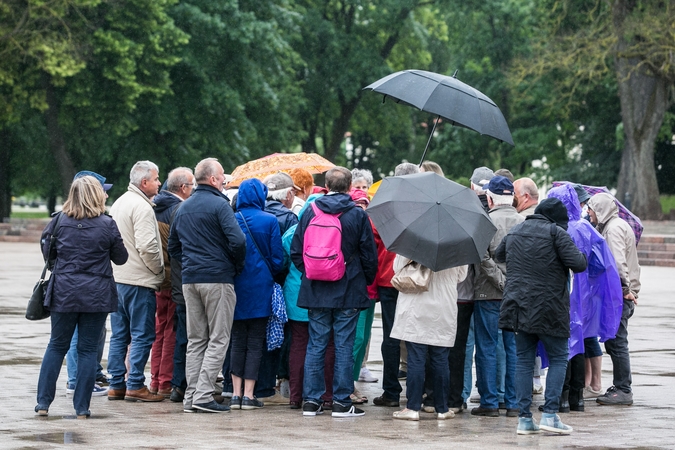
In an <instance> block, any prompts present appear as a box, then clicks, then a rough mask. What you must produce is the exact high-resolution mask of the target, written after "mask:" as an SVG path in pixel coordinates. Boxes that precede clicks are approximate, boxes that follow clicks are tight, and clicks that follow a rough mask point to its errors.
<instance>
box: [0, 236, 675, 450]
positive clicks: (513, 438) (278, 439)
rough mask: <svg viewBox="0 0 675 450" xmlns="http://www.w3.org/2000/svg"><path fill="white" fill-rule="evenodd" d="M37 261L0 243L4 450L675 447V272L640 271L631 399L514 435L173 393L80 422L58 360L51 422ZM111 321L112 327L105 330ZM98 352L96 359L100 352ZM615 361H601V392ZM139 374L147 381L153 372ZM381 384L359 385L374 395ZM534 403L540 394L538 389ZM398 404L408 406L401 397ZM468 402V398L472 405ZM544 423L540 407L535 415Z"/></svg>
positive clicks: (381, 411)
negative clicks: (178, 399) (42, 402)
mask: <svg viewBox="0 0 675 450" xmlns="http://www.w3.org/2000/svg"><path fill="white" fill-rule="evenodd" d="M42 266H43V262H42V258H41V256H40V253H39V251H38V244H34V243H29V244H26V243H6V242H0V379H1V380H2V387H3V390H2V393H1V394H0V449H19V448H21V449H23V448H26V449H28V448H41V449H42V448H62V447H66V446H68V447H79V448H87V449H103V448H105V449H117V448H139V449H179V448H191V449H202V448H203V449H210V448H213V449H223V448H338V449H339V448H361V449H364V450H365V449H368V450H371V449H380V448H454V449H463V448H481V449H493V448H509V447H527V448H612V449H614V448H640V449H646V448H675V425H674V424H675V268H666V267H643V268H642V292H641V295H640V299H639V302H640V304H639V306H638V307H637V309H636V312H635V315H634V316H633V318H632V319H631V320H630V322H629V328H628V329H629V341H630V350H631V358H632V368H633V390H634V399H635V404H634V405H633V406H631V407H607V406H599V405H597V404H596V403H595V402H594V401H589V402H587V403H586V405H587V406H586V412H584V413H576V412H573V413H570V414H564V415H562V418H563V421H564V422H565V423H567V424H569V425H571V426H572V427H574V433H573V434H572V435H570V436H554V435H549V434H540V435H533V436H517V435H516V432H515V430H516V423H517V419H516V418H507V417H505V416H504V415H503V414H502V416H501V417H499V418H487V417H481V418H478V417H472V416H471V415H470V414H469V413H468V412H466V413H463V414H459V415H458V416H457V417H456V418H455V419H453V420H448V421H437V420H436V419H435V415H433V414H425V413H421V420H420V421H419V422H404V421H394V420H393V419H392V418H391V414H392V412H393V411H395V410H396V409H395V408H382V407H376V406H372V404H371V403H368V404H366V405H365V407H364V408H363V409H365V411H366V415H365V417H361V418H350V419H333V418H332V417H330V415H329V414H325V415H323V416H317V417H302V414H301V412H300V411H297V410H290V409H289V408H288V407H284V406H274V407H265V408H263V409H261V410H257V411H233V412H230V413H225V414H206V413H204V414H185V413H183V410H182V405H181V404H177V403H171V402H169V401H168V400H167V401H164V402H161V403H154V404H143V403H130V402H125V401H115V402H111V401H108V400H107V398H106V397H95V398H93V399H92V404H91V412H92V417H91V419H89V420H75V417H74V410H73V406H72V400H71V398H70V397H66V391H65V366H64V368H63V370H62V372H61V378H60V379H59V382H58V389H57V396H56V399H55V401H54V403H53V404H52V405H51V407H50V410H49V417H48V418H38V417H36V415H35V413H34V412H33V408H34V406H35V403H36V401H35V393H36V383H37V378H38V373H39V370H40V362H41V359H42V356H43V354H44V351H45V348H46V346H47V343H48V340H49V327H50V323H49V320H45V321H41V322H29V321H27V320H26V319H25V318H24V312H25V306H26V303H27V301H28V298H29V297H30V292H31V290H32V287H33V284H34V283H35V281H36V279H37V278H38V276H39V274H40V271H41V269H42ZM109 326H110V325H109V324H108V327H109ZM381 339H382V327H381V322H380V320H379V314H378V315H377V316H376V319H375V323H374V325H373V340H372V343H371V346H370V356H369V363H368V367H369V368H370V369H371V371H372V372H373V373H374V374H375V376H378V377H379V376H381V370H382V359H381V355H380V342H381ZM107 352H108V351H107V347H106V351H105V353H104V362H103V366H104V368H105V366H106V363H105V358H106V357H107ZM611 369H612V365H611V361H610V359H609V357H608V356H606V355H605V357H604V361H603V387H605V388H606V387H608V386H610V385H611V380H612V373H611ZM146 375H147V376H148V377H149V374H148V371H147V370H146ZM380 386H381V385H380V383H357V388H358V389H359V390H360V391H361V392H362V393H363V394H365V395H366V396H368V398H369V399H370V401H371V402H372V399H373V398H374V397H375V396H377V395H380V393H381V388H380ZM535 402H536V403H537V404H539V403H542V402H543V396H541V395H538V396H535ZM402 406H403V404H402ZM470 407H471V405H470ZM535 418H537V419H538V418H539V413H538V412H537V413H535Z"/></svg>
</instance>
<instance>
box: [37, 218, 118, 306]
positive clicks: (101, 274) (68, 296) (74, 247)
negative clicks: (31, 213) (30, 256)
mask: <svg viewBox="0 0 675 450" xmlns="http://www.w3.org/2000/svg"><path fill="white" fill-rule="evenodd" d="M59 216H63V217H62V219H61V223H60V224H59V229H58V230H57V232H56V236H57V239H56V263H55V264H54V270H53V271H52V275H51V276H52V281H51V282H50V283H49V288H48V289H47V295H46V298H45V305H46V306H48V307H49V309H50V310H51V311H54V312H61V313H65V312H85V313H98V312H115V311H117V288H116V287H115V279H114V278H113V272H112V266H111V265H110V261H112V262H114V263H115V264H117V265H122V264H124V263H126V262H127V258H129V254H128V253H127V249H126V248H125V247H124V242H123V241H122V236H121V235H120V232H119V230H118V229H117V224H116V223H115V221H114V220H113V219H112V217H110V216H107V215H105V214H101V215H100V216H98V217H94V218H92V219H82V220H76V219H74V218H72V217H68V216H66V215H65V214H63V213H62V214H59V215H57V216H55V218H54V219H53V220H52V221H51V222H50V223H49V224H48V225H47V227H46V228H45V230H44V231H43V232H42V239H41V246H42V254H43V256H44V257H45V258H47V256H48V253H49V238H50V236H51V235H52V230H53V229H54V225H55V224H56V221H57V220H58V217H59Z"/></svg>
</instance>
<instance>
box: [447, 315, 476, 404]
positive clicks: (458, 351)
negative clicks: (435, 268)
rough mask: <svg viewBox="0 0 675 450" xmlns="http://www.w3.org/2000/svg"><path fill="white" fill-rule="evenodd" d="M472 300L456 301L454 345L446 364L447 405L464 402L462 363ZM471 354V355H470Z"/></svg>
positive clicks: (464, 357) (469, 323)
mask: <svg viewBox="0 0 675 450" xmlns="http://www.w3.org/2000/svg"><path fill="white" fill-rule="evenodd" d="M472 314H473V302H468V303H457V334H456V336H455V345H454V346H453V347H450V354H449V355H448V364H449V366H450V388H449V391H448V406H449V407H450V408H459V407H461V406H462V403H464V398H463V397H462V390H463V389H464V363H465V361H466V341H467V339H468V337H469V328H471V315H472ZM472 356H473V355H472Z"/></svg>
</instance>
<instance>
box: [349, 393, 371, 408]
mask: <svg viewBox="0 0 675 450" xmlns="http://www.w3.org/2000/svg"><path fill="white" fill-rule="evenodd" d="M349 398H350V399H351V401H352V403H353V404H355V405H363V404H364V403H367V402H368V397H366V396H364V395H361V393H360V392H359V391H354V392H353V393H352V394H351V395H350V396H349Z"/></svg>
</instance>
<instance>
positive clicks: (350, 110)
mask: <svg viewBox="0 0 675 450" xmlns="http://www.w3.org/2000/svg"><path fill="white" fill-rule="evenodd" d="M360 101H361V93H360V92H359V93H358V94H357V95H356V96H355V97H354V98H352V99H351V100H350V101H348V102H345V101H344V97H343V96H342V95H340V116H339V117H338V118H337V120H336V121H335V122H334V123H333V127H332V128H331V133H330V141H329V142H328V145H327V146H326V150H325V152H324V153H325V155H324V156H325V157H326V159H328V161H335V158H336V157H337V155H338V153H339V152H340V146H341V145H342V141H343V140H344V138H345V133H346V132H347V130H348V129H349V122H350V121H351V120H352V116H353V115H354V111H356V107H357V106H358V104H359V102H360Z"/></svg>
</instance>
